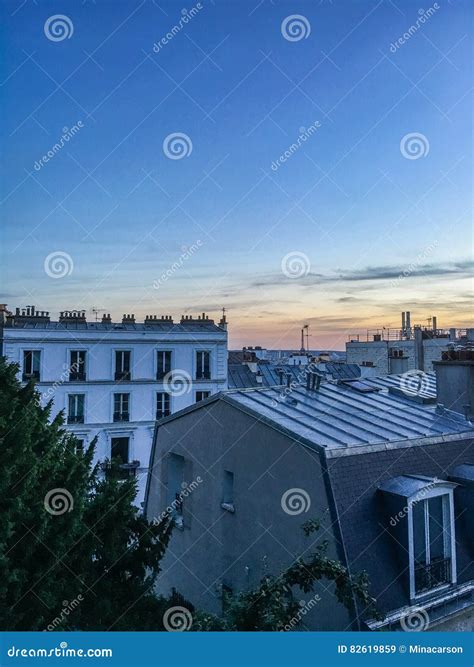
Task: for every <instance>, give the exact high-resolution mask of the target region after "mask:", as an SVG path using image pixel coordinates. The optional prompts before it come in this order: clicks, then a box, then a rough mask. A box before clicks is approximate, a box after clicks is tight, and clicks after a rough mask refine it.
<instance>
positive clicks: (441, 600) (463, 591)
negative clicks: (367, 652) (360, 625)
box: [365, 581, 474, 630]
mask: <svg viewBox="0 0 474 667" xmlns="http://www.w3.org/2000/svg"><path fill="white" fill-rule="evenodd" d="M473 592H474V581H469V582H467V583H466V584H463V585H461V586H459V587H458V588H456V589H454V590H452V591H450V592H449V593H445V594H444V595H442V596H440V597H436V598H434V599H433V600H430V601H429V602H428V601H427V602H423V603H420V604H418V605H417V604H415V605H412V606H407V607H401V608H400V609H397V610H396V611H394V612H391V613H389V614H387V615H386V616H385V618H384V619H383V620H381V621H375V620H369V621H365V623H366V625H367V626H368V627H369V628H370V630H381V629H382V628H385V627H386V626H387V625H393V624H395V623H399V622H400V621H401V620H402V619H403V618H405V617H406V616H410V615H412V614H414V613H416V610H420V609H422V610H423V611H428V610H430V609H435V608H436V607H440V606H441V605H443V604H446V603H448V602H452V601H453V600H456V599H457V598H460V597H463V596H464V595H468V594H469V593H473ZM470 606H472V607H474V600H473V602H472V605H470ZM456 611H458V610H456ZM451 615H452V614H446V616H444V617H441V618H439V619H437V620H438V621H439V620H444V619H445V618H449V616H451Z"/></svg>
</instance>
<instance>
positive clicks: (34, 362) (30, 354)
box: [23, 350, 41, 382]
mask: <svg viewBox="0 0 474 667" xmlns="http://www.w3.org/2000/svg"><path fill="white" fill-rule="evenodd" d="M40 364H41V352H40V351H39V350H25V351H24V352H23V380H24V381H25V382H26V381H28V380H31V379H32V378H34V379H35V380H39V379H40Z"/></svg>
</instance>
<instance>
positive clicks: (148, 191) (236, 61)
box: [1, 0, 472, 348]
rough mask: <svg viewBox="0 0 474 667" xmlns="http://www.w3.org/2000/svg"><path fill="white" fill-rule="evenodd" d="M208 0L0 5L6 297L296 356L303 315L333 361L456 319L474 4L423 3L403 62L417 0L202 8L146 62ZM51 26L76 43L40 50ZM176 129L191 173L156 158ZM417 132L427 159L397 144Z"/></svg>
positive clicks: (465, 239) (464, 257) (460, 311)
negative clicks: (216, 327)
mask: <svg viewBox="0 0 474 667" xmlns="http://www.w3.org/2000/svg"><path fill="white" fill-rule="evenodd" d="M196 4H197V3H189V4H187V5H184V4H183V3H178V2H175V1H173V2H169V1H166V0H160V1H159V2H158V1H157V2H153V1H152V0H145V1H144V2H137V1H131V0H114V2H112V1H105V0H97V1H96V2H93V1H91V0H89V1H86V2H84V3H82V2H79V0H78V1H77V2H43V1H41V2H40V1H37V2H35V1H34V0H27V1H26V2H23V1H20V0H15V1H14V2H13V1H7V2H5V3H3V7H2V9H3V14H4V16H3V21H2V33H3V34H2V41H3V43H4V44H5V45H6V57H5V58H4V59H3V64H2V77H1V78H2V81H3V82H4V83H3V86H2V92H3V100H4V111H3V122H2V127H1V132H2V139H3V144H4V153H3V160H2V202H3V203H2V216H3V220H4V227H3V229H4V231H3V241H4V248H5V250H4V251H3V253H2V267H3V269H2V274H3V280H2V282H3V284H4V293H5V297H4V301H6V302H7V303H8V304H9V305H10V306H12V307H13V306H16V305H26V304H30V303H34V304H35V305H36V306H37V307H38V308H42V309H48V310H50V311H52V313H57V311H59V310H63V309H66V308H83V309H86V310H88V311H89V310H90V308H91V307H92V306H97V307H99V308H106V309H107V310H108V311H110V312H111V313H112V314H113V315H114V316H115V317H120V316H121V315H122V313H124V312H135V314H136V315H137V317H141V316H143V315H145V314H147V313H158V314H168V313H169V314H174V315H175V316H177V317H179V316H180V315H181V314H182V313H193V312H201V311H203V310H206V311H207V310H209V311H210V312H211V313H214V314H217V313H218V311H219V310H220V308H221V307H222V306H226V308H228V315H229V321H230V335H231V345H232V346H234V347H237V346H240V345H244V344H262V345H268V346H271V347H287V346H296V345H297V344H298V332H299V329H300V327H301V325H302V324H303V323H305V322H310V324H311V330H312V332H313V339H312V341H311V344H312V345H313V346H314V347H316V346H322V347H324V346H330V347H338V348H342V347H343V343H344V341H345V340H346V338H347V333H348V332H351V333H353V332H356V331H363V330H365V329H366V328H367V327H375V326H379V325H394V324H395V325H396V324H397V323H398V319H399V315H398V313H399V311H400V310H402V309H410V310H412V312H413V313H414V315H413V319H414V320H415V321H416V322H423V323H424V322H425V321H426V318H427V317H429V316H430V315H433V314H436V315H438V323H439V326H449V325H452V326H456V325H458V326H466V325H467V324H468V323H469V319H468V318H469V311H470V307H469V305H470V304H469V292H468V290H469V286H470V280H469V270H470V262H469V260H470V259H471V257H472V223H471V213H470V205H471V200H472V196H471V195H472V168H471V152H472V129H471V112H470V109H471V104H472V97H471V95H472V93H471V90H472V69H471V67H472V65H471V62H472V61H471V57H470V53H471V51H470V50H471V44H470V41H469V40H470V38H469V35H468V34H467V33H468V32H469V25H470V23H471V22H472V10H471V7H470V3H469V2H467V1H466V2H463V1H462V0H459V1H457V0H452V1H451V2H448V1H446V2H439V3H431V4H428V3H426V4H425V5H423V9H424V15H425V17H426V16H427V15H426V12H427V10H428V9H429V8H430V7H431V8H432V9H434V11H432V12H430V16H428V17H427V18H425V19H424V21H423V22H422V23H420V22H419V23H418V26H417V28H416V30H414V31H413V30H412V32H411V34H410V35H409V38H408V39H407V40H406V41H405V43H403V44H401V45H400V46H399V48H393V47H392V50H391V48H390V47H391V44H394V43H396V42H397V40H398V39H399V38H400V37H402V36H403V34H404V33H406V32H407V31H408V29H409V28H410V26H413V25H415V24H416V22H417V19H419V17H420V16H421V15H422V13H423V12H422V11H420V4H419V3H415V2H412V1H408V0H396V1H394V2H387V1H383V2H375V1H370V2H365V1H361V2H358V1H354V2H342V1H338V0H333V2H329V1H328V0H323V1H321V2H319V1H318V0H306V1H303V2H294V1H292V2H284V1H281V2H277V1H276V0H275V1H274V2H272V1H270V0H264V1H263V2H259V1H258V0H251V1H247V0H239V1H237V0H236V1H232V2H231V1H230V0H229V1H227V0H214V2H211V1H207V2H206V1H205V0H203V1H202V3H200V6H201V7H202V8H199V7H198V8H197V11H195V12H194V14H195V15H194V16H193V17H192V18H190V19H189V20H188V21H187V23H186V24H184V23H182V24H181V25H182V29H180V30H178V31H175V34H174V36H173V37H172V39H171V40H169V41H168V43H167V44H162V46H161V48H160V49H159V50H158V52H156V50H157V49H155V51H154V50H153V45H154V44H156V43H158V42H159V41H160V40H161V39H162V38H163V37H165V36H166V34H167V33H168V32H170V31H171V30H172V28H173V26H177V25H179V21H180V18H181V17H182V16H183V13H182V10H183V8H186V9H187V11H188V13H189V12H190V10H191V8H192V7H196ZM55 15H62V16H65V17H66V19H67V23H68V25H67V30H69V33H72V34H70V37H69V38H65V39H62V40H60V41H53V40H52V39H49V38H48V36H47V35H46V33H45V28H44V26H45V22H46V21H47V19H48V18H49V17H51V16H55ZM188 15H189V14H188ZM292 15H298V16H299V17H300V18H299V19H296V20H297V22H299V23H300V24H302V25H303V30H304V31H305V37H303V38H301V39H298V40H297V41H290V40H288V39H286V38H285V36H284V34H283V32H282V22H284V20H285V19H286V18H287V17H289V16H292ZM301 17H302V18H301ZM301 22H303V23H301ZM393 51H395V52H393ZM79 122H80V126H79V130H78V131H77V132H76V133H75V134H74V136H73V137H72V138H71V139H70V140H69V141H68V142H67V143H65V145H64V146H63V147H62V148H61V149H60V150H58V151H57V152H55V154H54V156H53V157H52V158H51V159H50V160H49V161H48V162H47V163H45V164H43V165H40V168H39V169H38V161H39V160H41V157H42V156H43V155H45V154H47V153H48V151H49V150H51V149H52V148H53V146H54V145H55V144H57V143H58V141H59V140H60V138H61V136H62V135H63V133H64V131H65V130H64V128H69V129H70V128H72V127H73V126H74V125H77V124H78V123H79ZM315 123H318V127H317V129H316V130H315V131H314V132H312V133H311V134H310V136H307V137H306V139H305V140H304V141H302V140H300V145H297V149H295V150H294V151H293V152H291V153H290V154H289V155H290V156H289V157H288V159H287V160H286V161H285V162H283V163H281V164H280V163H279V166H278V167H277V169H275V168H273V169H272V164H275V161H278V158H279V156H281V155H282V154H284V153H285V151H286V150H288V149H289V147H290V146H291V145H292V144H293V145H295V142H298V137H299V136H300V135H302V134H305V130H306V132H307V128H310V127H311V126H312V125H313V124H315ZM173 133H182V134H185V135H186V136H187V137H188V138H189V139H187V140H186V141H187V142H188V145H189V141H190V142H191V143H192V151H191V152H190V153H189V155H188V156H186V157H183V158H182V159H170V158H169V157H167V155H166V153H165V151H164V149H163V143H164V142H165V141H166V138H167V137H168V136H169V135H171V134H173ZM413 133H416V134H417V135H422V138H421V139H419V140H418V139H416V140H415V150H416V145H418V147H420V146H421V151H422V153H423V155H422V156H420V157H419V158H418V159H408V158H407V157H405V156H404V155H403V151H402V150H401V142H403V140H404V137H406V136H407V135H410V134H413ZM406 141H409V139H407V140H406ZM420 142H421V143H420ZM409 155H410V154H409ZM411 157H413V155H411ZM35 163H37V167H36V168H35ZM197 241H200V245H199V249H198V250H197V251H196V252H193V253H192V255H191V256H188V257H185V258H184V259H183V258H182V257H183V253H184V252H185V250H186V248H189V247H190V246H192V245H193V244H196V242H197ZM58 252H59V253H63V255H62V256H65V257H66V260H65V261H66V265H67V267H66V268H67V271H66V273H67V275H64V276H63V277H61V278H58V277H57V275H53V276H52V275H51V273H52V271H51V270H48V262H49V264H50V263H51V261H52V260H51V259H48V258H51V256H52V255H53V256H54V254H55V253H58ZM294 253H298V255H297V257H298V258H299V259H298V260H297V262H300V264H298V266H297V269H296V275H293V274H292V273H291V271H290V275H288V271H287V270H286V269H285V262H286V264H288V262H289V261H290V262H291V258H292V257H293V256H294ZM288 256H289V257H290V259H289V260H285V258H288ZM301 257H303V258H302V259H301ZM301 262H302V264H301ZM300 265H301V266H302V268H301V271H300V272H301V273H302V275H299V273H298V271H299V270H300V269H299V267H300ZM171 267H174V268H171ZM167 271H168V274H167V277H166V278H165V279H164V280H163V281H161V282H160V285H159V289H155V288H154V287H153V283H154V281H157V280H158V279H159V278H160V276H161V275H162V274H163V273H165V272H167ZM53 273H54V272H53ZM400 276H401V278H400ZM471 321H472V320H471Z"/></svg>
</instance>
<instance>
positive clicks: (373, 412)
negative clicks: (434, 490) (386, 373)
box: [223, 376, 474, 449]
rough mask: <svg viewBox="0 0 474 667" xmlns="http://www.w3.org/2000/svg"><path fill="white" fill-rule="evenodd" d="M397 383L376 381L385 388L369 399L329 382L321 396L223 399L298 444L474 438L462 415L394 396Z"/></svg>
mask: <svg viewBox="0 0 474 667" xmlns="http://www.w3.org/2000/svg"><path fill="white" fill-rule="evenodd" d="M398 377H399V376H398ZM392 378H393V376H392ZM392 381H393V380H392ZM392 381H391V380H390V379H389V378H388V377H385V378H377V380H375V379H372V384H373V385H377V384H381V385H382V386H381V387H380V389H379V390H378V391H377V390H374V391H373V392H369V393H361V392H359V391H357V390H356V389H355V388H353V387H351V385H350V384H349V383H347V384H346V383H341V384H333V383H329V382H326V383H325V382H323V383H321V385H320V388H319V390H318V391H310V390H307V389H306V388H305V387H304V386H303V387H297V388H294V389H290V390H288V389H286V388H285V387H272V388H259V389H247V390H240V391H239V390H234V391H230V392H228V393H226V394H224V395H223V398H224V400H226V401H228V402H229V403H231V404H233V405H235V406H236V407H240V408H241V409H244V410H246V411H249V412H251V413H253V414H255V415H256V416H257V417H258V418H260V419H262V421H267V422H272V423H273V424H274V425H275V426H277V427H279V428H281V429H282V430H284V431H286V432H288V433H290V434H291V435H293V436H294V437H295V438H296V439H301V440H304V441H305V442H307V443H308V442H309V443H312V444H314V445H315V446H320V447H324V448H329V449H333V448H345V447H354V446H365V445H372V444H373V445H375V444H384V443H392V442H401V441H405V440H415V439H418V438H426V437H437V436H444V435H451V434H457V433H466V432H471V431H472V432H473V434H474V425H473V424H472V423H471V422H468V421H466V419H465V418H464V416H462V415H458V414H457V413H454V412H451V411H446V410H439V409H437V407H436V405H433V404H430V405H428V404H423V403H418V402H415V401H413V400H411V398H410V397H409V396H407V397H402V396H398V395H395V394H392V393H390V392H389V391H388V386H390V385H391V383H392ZM363 382H368V380H365V379H364V380H363ZM396 382H397V381H396V380H395V384H396ZM398 382H399V380H398ZM374 389H376V387H374Z"/></svg>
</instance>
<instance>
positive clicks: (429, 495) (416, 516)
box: [380, 475, 456, 601]
mask: <svg viewBox="0 0 474 667" xmlns="http://www.w3.org/2000/svg"><path fill="white" fill-rule="evenodd" d="M455 487H456V484H453V483H452V482H448V481H444V480H439V479H437V478H432V477H425V476H424V475H401V476H399V477H394V478H393V479H390V480H387V481H386V482H384V483H383V484H382V485H381V487H380V491H381V492H382V493H383V495H384V499H385V503H386V510H387V518H388V523H389V526H390V532H391V533H392V535H393V537H394V538H395V543H396V545H397V548H399V549H400V557H401V558H404V559H406V558H407V556H408V563H407V564H408V565H409V568H408V572H409V576H408V579H407V584H408V587H409V593H410V600H412V601H413V600H415V599H418V598H420V597H423V596H425V595H427V594H430V593H432V592H434V591H436V590H438V589H440V588H443V587H447V586H450V585H451V584H455V583H456V548H455V544H456V542H455V535H454V502H453V490H454V488H455Z"/></svg>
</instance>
